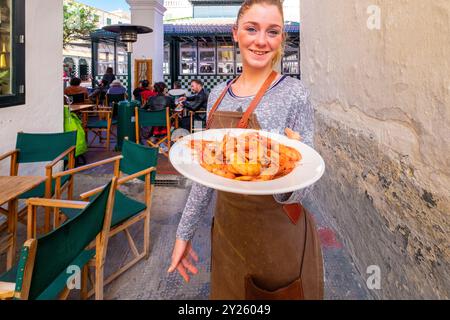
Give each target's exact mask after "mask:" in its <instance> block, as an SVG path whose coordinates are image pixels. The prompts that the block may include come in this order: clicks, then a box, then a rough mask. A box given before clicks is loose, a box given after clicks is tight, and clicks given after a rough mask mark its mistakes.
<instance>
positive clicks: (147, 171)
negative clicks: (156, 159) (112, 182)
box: [117, 167, 156, 186]
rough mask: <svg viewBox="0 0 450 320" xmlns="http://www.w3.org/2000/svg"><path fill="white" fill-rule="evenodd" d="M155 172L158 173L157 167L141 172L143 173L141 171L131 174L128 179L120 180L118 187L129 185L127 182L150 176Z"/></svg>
mask: <svg viewBox="0 0 450 320" xmlns="http://www.w3.org/2000/svg"><path fill="white" fill-rule="evenodd" d="M153 171H156V168H155V167H150V168H147V169H144V170H141V171H139V172H136V173H133V174H130V175H129V176H126V177H123V178H120V179H119V180H117V185H119V186H120V185H121V184H124V183H127V182H128V181H130V180H133V179H136V178H139V177H140V176H144V175H147V174H150V173H152V172H153Z"/></svg>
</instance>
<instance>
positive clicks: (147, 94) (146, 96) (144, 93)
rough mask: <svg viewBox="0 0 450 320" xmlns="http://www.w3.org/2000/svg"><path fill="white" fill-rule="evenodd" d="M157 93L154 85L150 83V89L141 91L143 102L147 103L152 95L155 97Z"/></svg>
mask: <svg viewBox="0 0 450 320" xmlns="http://www.w3.org/2000/svg"><path fill="white" fill-rule="evenodd" d="M156 95H157V93H156V91H155V88H154V86H152V85H149V86H148V90H145V91H142V92H141V100H142V101H141V102H142V103H144V104H145V103H146V102H147V101H148V99H149V98H150V97H154V96H156Z"/></svg>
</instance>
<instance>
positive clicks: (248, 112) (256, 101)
mask: <svg viewBox="0 0 450 320" xmlns="http://www.w3.org/2000/svg"><path fill="white" fill-rule="evenodd" d="M276 77H277V72H276V71H275V70H272V72H271V73H270V75H269V76H268V77H267V79H266V81H265V82H264V84H263V85H262V87H261V88H260V89H259V91H258V93H257V94H256V96H255V98H253V100H252V102H250V105H249V106H248V108H247V110H246V111H245V113H244V116H243V117H242V119H241V121H239V124H238V128H240V129H245V128H247V126H248V119H250V116H251V115H252V113H253V111H254V110H255V109H256V107H257V106H258V104H259V102H260V101H261V99H262V97H263V96H264V94H265V93H266V91H267V89H269V87H270V85H271V84H272V82H273V81H274V80H275V78H276Z"/></svg>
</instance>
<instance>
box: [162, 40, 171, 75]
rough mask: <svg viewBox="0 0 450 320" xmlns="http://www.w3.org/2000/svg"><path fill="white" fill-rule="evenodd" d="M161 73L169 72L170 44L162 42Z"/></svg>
mask: <svg viewBox="0 0 450 320" xmlns="http://www.w3.org/2000/svg"><path fill="white" fill-rule="evenodd" d="M163 73H164V74H170V44H169V43H168V42H166V43H164V61H163Z"/></svg>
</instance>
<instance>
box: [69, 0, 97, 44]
mask: <svg viewBox="0 0 450 320" xmlns="http://www.w3.org/2000/svg"><path fill="white" fill-rule="evenodd" d="M98 21H99V17H98V16H97V15H96V14H95V11H94V10H93V9H92V8H91V7H88V6H85V5H82V4H80V3H77V2H73V1H70V0H64V34H63V47H66V46H67V44H68V43H69V42H71V41H73V40H75V39H77V38H82V37H85V36H88V35H89V33H91V32H92V31H94V30H96V29H97V24H98Z"/></svg>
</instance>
